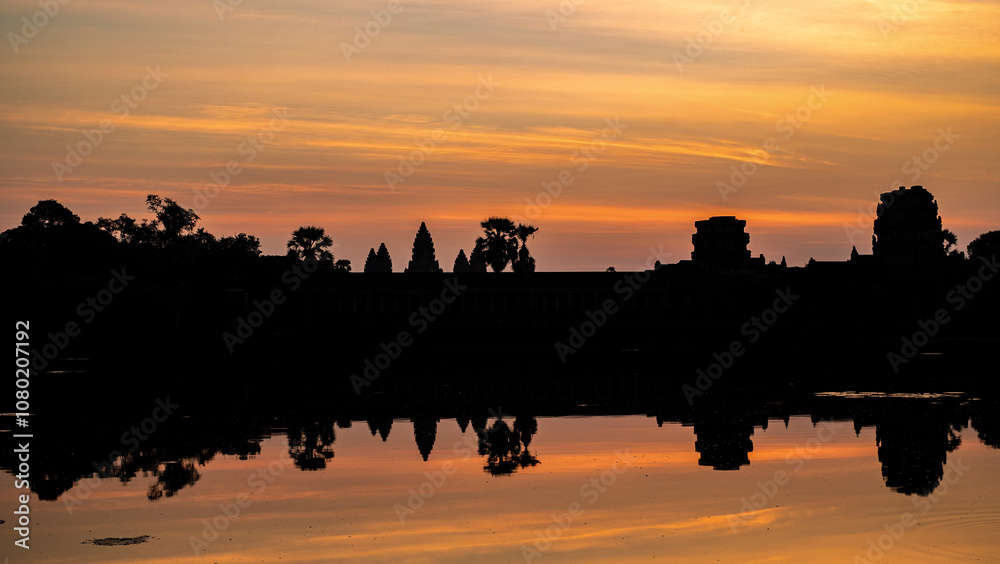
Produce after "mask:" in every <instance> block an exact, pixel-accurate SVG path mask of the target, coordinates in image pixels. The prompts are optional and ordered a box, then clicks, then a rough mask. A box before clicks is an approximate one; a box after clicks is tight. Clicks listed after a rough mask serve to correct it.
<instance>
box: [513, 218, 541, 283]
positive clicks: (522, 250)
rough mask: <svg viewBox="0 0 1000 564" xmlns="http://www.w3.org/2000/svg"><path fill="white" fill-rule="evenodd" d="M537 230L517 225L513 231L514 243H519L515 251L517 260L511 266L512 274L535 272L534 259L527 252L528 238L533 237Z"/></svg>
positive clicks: (529, 226) (520, 224)
mask: <svg viewBox="0 0 1000 564" xmlns="http://www.w3.org/2000/svg"><path fill="white" fill-rule="evenodd" d="M536 231H538V228H537V227H535V226H533V225H524V224H523V223H519V224H518V225H517V227H516V228H515V229H514V235H515V236H516V237H517V239H516V241H519V242H520V244H519V245H518V246H519V248H518V250H517V260H515V261H514V264H513V265H511V266H512V267H513V269H514V272H534V271H535V257H533V256H531V253H530V252H529V251H528V244H527V243H528V237H534V236H535V232H536Z"/></svg>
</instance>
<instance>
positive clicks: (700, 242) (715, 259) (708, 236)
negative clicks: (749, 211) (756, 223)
mask: <svg viewBox="0 0 1000 564" xmlns="http://www.w3.org/2000/svg"><path fill="white" fill-rule="evenodd" d="M746 225H747V222H746V221H745V220H742V219H736V217H734V216H716V217H712V218H709V219H706V220H702V221H696V222H695V224H694V226H695V229H697V230H698V232H697V233H695V234H694V235H693V236H692V237H691V242H692V243H694V251H692V252H691V260H692V261H693V262H694V263H695V264H698V265H701V266H702V267H704V268H705V269H706V270H707V271H709V272H715V271H720V270H741V269H744V268H746V267H747V265H748V264H749V262H750V250H749V249H747V245H749V244H750V234H749V233H746V232H745V231H744V228H745V227H746Z"/></svg>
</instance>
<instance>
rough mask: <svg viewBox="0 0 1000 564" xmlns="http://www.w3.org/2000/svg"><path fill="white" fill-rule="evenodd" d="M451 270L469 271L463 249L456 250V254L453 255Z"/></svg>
mask: <svg viewBox="0 0 1000 564" xmlns="http://www.w3.org/2000/svg"><path fill="white" fill-rule="evenodd" d="M452 272H457V273H462V272H469V259H468V258H466V256H465V249H459V250H458V256H457V257H455V266H454V267H453V268H452Z"/></svg>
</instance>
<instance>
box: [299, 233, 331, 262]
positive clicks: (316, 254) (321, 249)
mask: <svg viewBox="0 0 1000 564" xmlns="http://www.w3.org/2000/svg"><path fill="white" fill-rule="evenodd" d="M331 246H333V239H332V238H331V237H330V236H329V235H327V234H326V233H325V232H324V230H323V228H322V227H313V226H309V227H299V228H298V229H296V230H295V231H293V232H292V238H291V239H289V240H288V256H290V257H296V258H298V259H299V260H315V261H319V262H327V263H332V262H333V253H331V252H330V251H329V248H330V247H331Z"/></svg>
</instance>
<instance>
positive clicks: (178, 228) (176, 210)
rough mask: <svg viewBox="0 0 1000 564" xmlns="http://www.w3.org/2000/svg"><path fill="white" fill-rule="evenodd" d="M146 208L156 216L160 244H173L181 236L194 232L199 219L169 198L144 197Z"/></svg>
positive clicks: (151, 195) (153, 195)
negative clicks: (159, 228)
mask: <svg viewBox="0 0 1000 564" xmlns="http://www.w3.org/2000/svg"><path fill="white" fill-rule="evenodd" d="M146 207H147V208H149V211H150V212H152V213H153V215H155V216H156V221H155V223H156V224H159V225H160V226H161V227H162V229H161V230H160V238H161V243H162V244H170V243H173V242H175V241H177V240H178V239H179V238H180V237H181V236H182V235H185V234H189V233H192V232H194V228H195V225H196V224H197V223H198V220H199V219H201V218H200V217H198V214H196V213H194V210H192V209H190V208H189V209H184V208H182V207H181V206H180V204H178V203H177V202H175V201H173V200H171V199H170V198H160V197H159V196H157V195H156V194H150V195H148V196H146Z"/></svg>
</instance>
